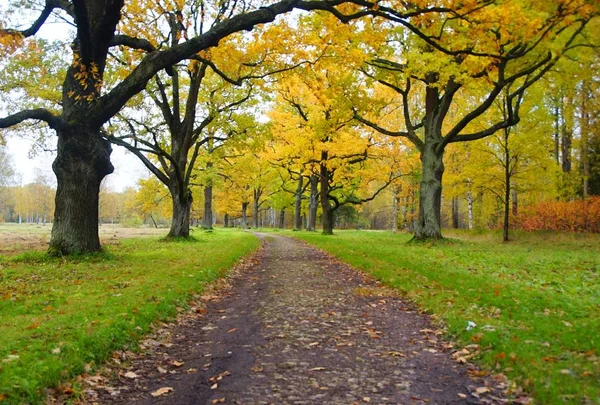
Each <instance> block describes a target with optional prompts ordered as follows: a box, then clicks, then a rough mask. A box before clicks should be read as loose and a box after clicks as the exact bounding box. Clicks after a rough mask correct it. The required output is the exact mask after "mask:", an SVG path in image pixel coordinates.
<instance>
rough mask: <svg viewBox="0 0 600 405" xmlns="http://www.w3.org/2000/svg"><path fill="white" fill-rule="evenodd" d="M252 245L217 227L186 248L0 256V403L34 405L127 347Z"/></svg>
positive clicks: (138, 243) (154, 243)
mask: <svg viewBox="0 0 600 405" xmlns="http://www.w3.org/2000/svg"><path fill="white" fill-rule="evenodd" d="M198 235H199V236H198ZM258 244H259V242H258V240H257V239H256V238H255V237H253V236H252V235H250V234H248V233H244V232H240V231H234V230H218V231H216V232H211V233H204V232H201V233H198V234H197V235H196V240H193V241H174V242H165V241H160V240H157V238H147V237H146V238H135V239H127V240H124V241H123V243H122V244H121V245H117V246H110V247H109V249H108V252H107V253H103V254H98V255H91V256H82V257H79V258H72V259H53V258H48V257H47V256H46V255H44V254H43V253H40V252H30V253H25V254H22V255H20V256H16V257H10V258H8V257H3V258H2V257H0V399H2V398H4V403H40V402H42V401H43V389H44V388H47V387H54V386H57V385H59V384H60V383H61V382H64V381H66V380H68V379H69V378H71V377H73V376H75V375H78V374H81V373H82V372H83V371H84V370H85V367H86V364H87V365H92V366H94V365H98V364H101V363H102V362H103V361H104V360H106V359H107V357H108V356H110V354H111V352H113V351H114V350H117V349H120V348H123V347H127V346H130V347H131V348H134V347H136V345H135V344H134V342H136V341H137V340H138V339H139V338H140V337H141V336H143V335H144V334H145V333H147V332H148V331H149V330H150V328H151V325H152V323H153V322H156V321H158V320H164V319H169V318H173V317H174V316H175V315H176V314H177V308H178V307H185V306H186V303H187V302H188V301H189V300H190V299H191V298H192V297H193V295H195V294H198V293H200V292H201V291H202V290H203V288H204V286H206V284H207V283H209V282H211V281H213V280H215V279H217V278H219V277H221V276H223V275H224V274H226V272H227V270H228V269H229V268H231V266H232V265H233V264H234V263H235V262H236V261H237V260H238V259H239V258H240V257H242V256H244V255H246V254H248V253H250V252H251V251H253V250H255V249H256V248H257V247H258ZM0 402H2V401H0Z"/></svg>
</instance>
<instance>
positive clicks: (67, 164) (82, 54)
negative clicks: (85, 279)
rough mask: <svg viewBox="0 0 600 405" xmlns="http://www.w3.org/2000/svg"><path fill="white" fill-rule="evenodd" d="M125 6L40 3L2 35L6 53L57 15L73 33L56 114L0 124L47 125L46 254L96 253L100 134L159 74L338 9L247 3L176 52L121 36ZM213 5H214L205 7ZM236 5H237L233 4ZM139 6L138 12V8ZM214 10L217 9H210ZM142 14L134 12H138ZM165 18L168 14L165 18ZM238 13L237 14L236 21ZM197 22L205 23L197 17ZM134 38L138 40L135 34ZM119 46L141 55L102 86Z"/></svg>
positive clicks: (104, 155) (96, 1)
mask: <svg viewBox="0 0 600 405" xmlns="http://www.w3.org/2000/svg"><path fill="white" fill-rule="evenodd" d="M124 3H125V2H124V0H73V1H69V0H64V1H63V0H46V1H45V2H44V3H43V4H42V5H40V4H36V6H41V7H39V9H42V11H41V13H40V14H39V16H38V17H37V18H36V19H35V21H34V22H33V23H31V25H30V27H29V28H26V29H22V30H18V29H7V28H4V27H0V42H1V43H2V44H8V46H6V47H4V49H5V50H8V51H9V52H10V51H11V50H14V49H15V48H17V47H18V45H19V44H20V43H23V41H24V40H25V39H26V38H29V37H32V36H34V35H36V33H37V32H38V31H39V29H40V27H41V26H42V25H43V24H44V23H46V21H47V20H48V18H49V17H50V15H51V14H52V13H53V12H55V11H58V12H60V13H61V15H62V16H63V17H64V18H67V19H69V20H70V21H71V22H72V24H73V25H74V27H75V31H76V32H75V38H74V40H73V42H72V46H71V48H72V58H71V64H70V66H69V67H68V68H67V69H66V72H65V74H64V76H63V78H62V96H61V105H60V112H58V113H54V112H52V111H50V110H48V109H47V108H43V107H38V108H30V109H25V110H22V111H20V112H17V113H14V114H11V115H9V116H7V117H4V118H1V119H0V128H8V127H12V126H15V125H18V124H20V123H22V122H24V121H26V120H37V121H43V122H45V123H46V124H47V125H48V126H49V127H50V128H51V129H52V130H54V131H55V132H56V134H57V137H58V150H57V157H56V159H55V161H54V163H53V170H54V173H55V174H56V177H57V184H58V188H57V193H56V211H55V218H54V224H53V228H52V236H51V239H50V247H49V252H50V253H53V254H70V253H77V252H94V251H98V250H100V240H99V237H98V195H99V189H100V183H101V181H102V179H103V178H104V177H105V176H106V175H108V174H110V173H112V172H113V170H114V168H113V166H112V164H111V162H110V154H111V146H110V143H109V141H108V140H107V139H106V134H105V131H104V129H103V126H104V124H105V123H107V122H108V121H109V120H110V119H111V118H113V117H114V116H115V115H116V114H117V113H118V112H119V111H120V110H121V109H122V108H123V106H124V105H125V104H126V103H127V102H128V101H129V100H130V99H131V98H132V97H133V96H135V95H136V94H138V93H139V92H140V91H142V90H143V89H144V87H145V86H146V85H147V83H148V82H149V81H150V80H151V79H152V77H154V76H155V75H156V74H157V73H158V72H159V71H161V70H164V69H167V70H170V68H171V66H173V65H175V64H177V63H179V62H180V61H182V60H184V59H186V58H190V57H191V56H193V55H195V54H197V53H198V52H200V51H203V50H206V49H209V48H211V47H215V46H217V45H218V43H219V41H221V40H222V39H224V38H226V37H227V36H229V35H231V34H233V33H235V32H240V31H244V30H251V29H252V28H253V27H255V26H256V25H259V24H264V23H268V22H272V21H273V20H274V19H275V17H277V16H278V15H280V14H283V13H286V12H289V11H291V10H292V9H294V8H301V9H305V10H312V9H317V8H328V9H332V8H334V7H335V6H336V5H338V4H341V3H343V2H342V1H339V2H338V1H328V2H323V3H319V2H303V1H299V0H282V1H280V2H277V3H273V4H271V5H268V6H265V7H258V8H254V9H251V8H250V7H246V5H245V3H244V4H243V5H242V4H240V5H239V7H238V8H237V9H235V10H234V9H232V10H231V12H230V13H229V14H228V15H227V16H225V17H226V18H224V19H223V20H221V21H219V22H217V23H215V24H213V25H212V26H211V25H210V24H207V26H206V31H204V32H202V33H200V34H199V35H197V36H195V37H193V38H190V39H186V40H184V41H182V42H180V43H177V44H176V45H173V46H170V44H169V45H167V44H161V47H160V48H159V49H157V47H155V46H154V45H153V44H152V41H151V40H150V39H149V38H138V37H134V36H131V35H126V34H122V33H119V32H118V31H119V23H120V22H121V19H122V11H123V7H124ZM211 4H212V3H211ZM236 4H237V3H236ZM141 6H142V5H141V4H140V7H141ZM214 7H215V8H217V9H218V5H214ZM141 10H142V8H140V9H139V11H140V12H141ZM167 11H168V10H167ZM236 13H237V14H236ZM197 17H198V20H197V21H198V22H200V21H201V20H202V19H203V18H205V17H208V18H210V15H209V16H205V15H198V16H197ZM135 34H136V35H138V34H141V33H139V32H136V33H135ZM117 46H124V47H128V48H131V49H134V50H138V51H143V52H147V54H146V55H145V56H144V57H143V59H142V60H141V61H140V62H139V64H137V66H136V67H135V68H134V69H133V70H132V71H131V73H129V74H127V75H126V76H125V77H124V78H123V79H122V80H118V81H117V82H115V83H112V85H111V86H110V88H109V87H108V86H106V85H105V80H104V79H105V71H106V68H107V64H108V63H109V62H111V61H110V60H109V55H110V53H111V48H113V47H117Z"/></svg>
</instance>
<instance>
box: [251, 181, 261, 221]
mask: <svg viewBox="0 0 600 405" xmlns="http://www.w3.org/2000/svg"><path fill="white" fill-rule="evenodd" d="M261 194H262V191H261V190H256V189H255V190H254V198H253V206H252V207H253V208H254V212H253V213H252V217H253V222H254V227H255V228H258V225H259V223H258V210H259V208H260V204H259V200H260V196H261Z"/></svg>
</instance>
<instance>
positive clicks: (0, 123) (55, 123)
mask: <svg viewBox="0 0 600 405" xmlns="http://www.w3.org/2000/svg"><path fill="white" fill-rule="evenodd" d="M25 120H38V121H44V122H45V123H47V124H48V126H49V127H50V128H52V129H54V130H58V129H61V128H62V127H63V126H64V122H63V121H62V120H61V119H60V118H59V117H57V116H56V115H54V114H52V113H51V112H50V111H48V110H46V109H45V108H36V109H34V110H23V111H20V112H18V113H16V114H12V115H9V116H8V117H4V118H0V128H9V127H12V126H14V125H17V124H20V123H21V122H23V121H25Z"/></svg>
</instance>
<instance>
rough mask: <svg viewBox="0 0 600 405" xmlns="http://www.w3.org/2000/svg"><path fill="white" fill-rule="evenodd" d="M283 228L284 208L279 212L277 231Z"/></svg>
mask: <svg viewBox="0 0 600 405" xmlns="http://www.w3.org/2000/svg"><path fill="white" fill-rule="evenodd" d="M283 228H285V208H282V209H281V211H279V229H283Z"/></svg>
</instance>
